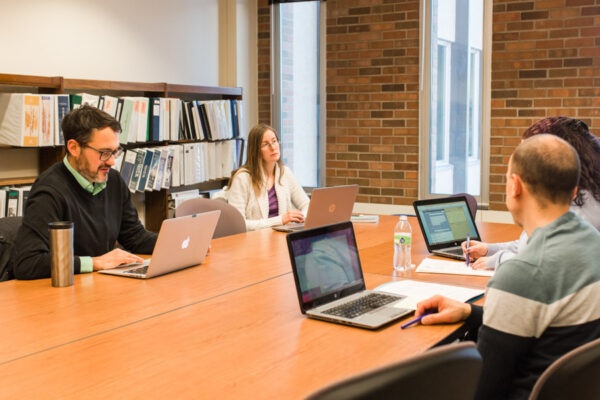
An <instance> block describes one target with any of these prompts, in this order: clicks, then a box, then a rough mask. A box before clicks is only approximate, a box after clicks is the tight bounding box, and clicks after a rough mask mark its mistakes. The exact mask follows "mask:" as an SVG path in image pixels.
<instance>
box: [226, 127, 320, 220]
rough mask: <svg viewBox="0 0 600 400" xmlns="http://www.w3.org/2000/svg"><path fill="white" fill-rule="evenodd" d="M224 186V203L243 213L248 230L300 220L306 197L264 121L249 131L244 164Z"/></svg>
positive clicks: (272, 130)
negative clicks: (283, 160) (226, 201)
mask: <svg viewBox="0 0 600 400" xmlns="http://www.w3.org/2000/svg"><path fill="white" fill-rule="evenodd" d="M228 186H229V189H228V192H229V193H228V194H227V197H228V202H229V204H231V205H232V206H234V207H235V208H237V209H238V210H239V212H240V213H241V214H242V215H243V216H244V218H245V219H246V229H247V230H249V231H252V230H256V229H262V228H267V227H270V226H275V225H284V224H287V223H288V222H304V216H305V215H306V211H307V210H308V203H309V199H308V196H307V195H306V193H305V192H304V190H303V189H302V186H300V184H299V183H298V181H297V180H296V178H295V177H294V175H293V174H292V171H290V169H289V168H287V167H286V166H284V165H283V162H282V161H281V153H280V149H279V139H278V138H277V134H276V133H275V130H274V129H273V128H271V127H270V126H268V125H266V124H258V125H256V126H254V127H253V128H252V129H251V130H250V133H249V134H248V156H247V158H246V163H245V164H244V165H243V166H242V167H240V168H239V169H238V170H237V171H234V172H233V174H232V175H231V178H230V179H229V185H228Z"/></svg>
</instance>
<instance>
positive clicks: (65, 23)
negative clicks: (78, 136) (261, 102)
mask: <svg viewBox="0 0 600 400" xmlns="http://www.w3.org/2000/svg"><path fill="white" fill-rule="evenodd" d="M0 10H1V12H0V37H2V38H3V39H2V40H1V41H0V55H1V57H0V72H2V73H14V74H26V75H27V74H29V75H44V76H52V75H59V76H64V77H67V78H86V79H100V80H120V81H135V82H169V83H181V84H191V85H208V86H217V85H218V71H219V68H218V37H217V35H218V0H169V1H162V0H132V1H127V0H102V1H100V0H86V1H77V0H55V1H46V0H27V1H21V0H3V1H2V3H1V6H0ZM9 38H10V39H9Z"/></svg>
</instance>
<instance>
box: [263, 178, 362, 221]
mask: <svg viewBox="0 0 600 400" xmlns="http://www.w3.org/2000/svg"><path fill="white" fill-rule="evenodd" d="M357 193H358V185H344V186H333V187H324V188H317V189H313V191H312V194H311V196H310V204H309V205H308V211H307V213H306V219H305V220H304V223H303V224H297V223H290V224H285V225H279V226H274V227H273V229H274V230H276V231H280V232H296V231H301V230H303V229H310V228H315V227H317V226H323V225H329V224H335V223H337V222H343V221H350V217H351V216H352V209H353V208H354V200H355V199H356V194H357Z"/></svg>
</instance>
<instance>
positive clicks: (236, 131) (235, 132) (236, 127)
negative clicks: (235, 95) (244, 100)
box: [229, 99, 240, 138]
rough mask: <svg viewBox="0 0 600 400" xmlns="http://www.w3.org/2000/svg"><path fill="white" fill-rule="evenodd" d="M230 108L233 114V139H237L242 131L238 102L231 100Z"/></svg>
mask: <svg viewBox="0 0 600 400" xmlns="http://www.w3.org/2000/svg"><path fill="white" fill-rule="evenodd" d="M229 107H230V113H231V130H232V137H234V138H236V137H239V136H240V129H239V125H238V113H237V100H235V99H233V100H229Z"/></svg>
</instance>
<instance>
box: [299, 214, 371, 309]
mask: <svg viewBox="0 0 600 400" xmlns="http://www.w3.org/2000/svg"><path fill="white" fill-rule="evenodd" d="M340 225H341V226H342V229H335V227H336V226H340ZM288 247H289V250H290V256H291V257H292V258H293V259H292V265H293V268H294V277H295V279H296V285H297V290H298V297H299V298H300V300H301V303H302V304H303V305H307V304H311V305H316V304H314V303H319V301H318V300H320V299H326V298H329V297H331V296H332V295H333V298H338V297H340V294H341V292H342V291H343V290H344V289H347V288H355V287H356V286H360V288H364V282H363V277H362V270H361V267H360V260H359V257H358V249H357V247H356V240H355V238H354V232H353V230H352V224H351V223H349V222H344V223H341V224H337V225H330V226H327V227H322V228H317V229H312V230H309V231H303V232H298V233H293V234H289V235H288ZM329 300H330V299H329Z"/></svg>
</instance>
